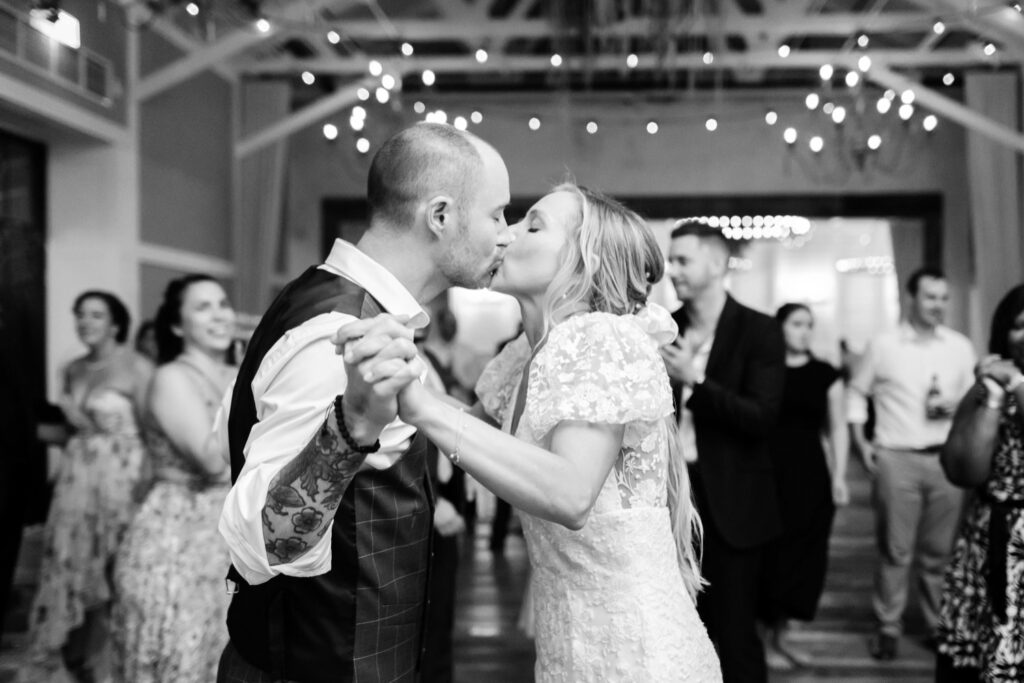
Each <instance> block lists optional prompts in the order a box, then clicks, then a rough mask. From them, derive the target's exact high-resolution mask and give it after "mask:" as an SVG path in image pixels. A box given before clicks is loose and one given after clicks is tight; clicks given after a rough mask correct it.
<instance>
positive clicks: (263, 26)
mask: <svg viewBox="0 0 1024 683" xmlns="http://www.w3.org/2000/svg"><path fill="white" fill-rule="evenodd" d="M256 30H257V31H259V32H260V33H269V32H270V22H269V21H267V20H266V19H264V18H263V17H260V18H259V19H257V20H256Z"/></svg>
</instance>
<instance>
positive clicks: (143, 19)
mask: <svg viewBox="0 0 1024 683" xmlns="http://www.w3.org/2000/svg"><path fill="white" fill-rule="evenodd" d="M118 4H120V5H121V10H122V11H123V12H124V13H125V16H126V18H127V19H126V20H127V21H128V25H129V26H142V27H144V28H146V29H148V30H149V31H152V32H153V33H155V34H157V35H159V36H160V37H161V38H163V39H164V40H166V41H167V42H168V43H170V44H171V45H173V46H174V47H176V48H178V49H179V50H181V51H182V52H184V53H186V54H189V53H192V52H196V51H198V50H201V49H202V48H203V47H204V45H203V43H201V42H199V41H198V40H196V39H195V38H194V37H192V36H190V35H189V34H188V33H186V32H185V31H183V30H181V29H180V28H179V27H178V26H177V25H176V24H175V23H174V22H173V21H170V20H169V19H168V18H167V17H165V16H162V15H158V14H156V13H155V12H153V11H152V10H150V9H148V8H146V9H144V8H143V7H142V6H141V5H139V4H137V3H136V2H134V0H118ZM212 68H213V70H214V71H215V72H216V73H217V74H218V75H219V76H221V77H222V78H224V79H225V80H227V81H230V82H234V81H235V80H237V78H238V74H236V73H235V71H234V69H232V68H231V67H230V66H229V65H228V64H216V65H214V66H213V67H212Z"/></svg>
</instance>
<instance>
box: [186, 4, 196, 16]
mask: <svg viewBox="0 0 1024 683" xmlns="http://www.w3.org/2000/svg"><path fill="white" fill-rule="evenodd" d="M185 11H186V12H188V13H189V15H191V16H193V17H196V16H199V5H197V4H196V3H194V2H190V3H188V4H187V5H185Z"/></svg>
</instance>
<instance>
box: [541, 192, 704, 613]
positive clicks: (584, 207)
mask: <svg viewBox="0 0 1024 683" xmlns="http://www.w3.org/2000/svg"><path fill="white" fill-rule="evenodd" d="M552 192H568V193H569V194H572V195H573V196H575V197H576V200H577V212H576V214H575V215H574V216H573V217H572V225H571V226H570V228H571V229H570V231H569V239H567V240H566V243H565V246H564V247H563V248H562V254H561V261H560V265H559V268H558V270H557V271H556V273H555V276H554V278H553V279H552V280H551V284H550V285H548V289H547V292H546V293H545V299H544V321H545V327H546V328H547V327H549V326H553V325H556V324H558V323H559V322H561V321H562V320H565V319H566V318H568V317H569V316H571V315H574V314H576V313H581V312H590V311H599V312H604V313H613V314H615V315H625V314H628V313H636V312H637V311H639V310H640V309H642V308H643V307H644V306H646V305H647V296H648V295H649V294H650V291H651V286H652V285H653V284H654V283H656V282H658V281H659V280H661V278H662V276H663V275H664V273H665V259H664V256H663V255H662V252H661V248H660V247H659V246H658V241H657V239H656V238H655V236H654V233H653V231H652V230H651V229H650V227H649V226H648V225H647V223H646V221H644V220H643V219H642V218H640V216H638V215H637V214H636V213H635V212H633V211H631V210H629V209H627V208H626V207H625V206H623V205H622V204H620V203H619V202H617V201H615V200H614V199H612V198H611V197H608V196H605V195H603V194H601V193H600V192H595V191H594V190H590V189H588V188H586V187H583V186H580V185H576V184H575V183H572V182H566V183H562V184H560V185H558V186H556V187H555V188H554V189H553V190H552ZM546 331H547V330H546V329H545V333H546ZM665 423H666V432H667V434H666V438H667V439H668V442H669V451H668V458H669V462H668V505H669V513H670V517H671V520H672V532H673V535H674V536H675V540H676V553H677V556H678V558H679V566H680V571H681V572H682V575H683V582H684V584H685V585H686V589H687V591H688V592H689V593H690V596H691V597H693V598H696V595H697V593H698V592H699V591H700V589H701V586H702V585H703V580H702V579H701V575H700V554H699V552H698V551H697V547H699V546H700V544H701V538H702V536H703V526H702V525H701V521H700V515H699V514H698V513H697V509H696V507H695V506H694V504H693V499H692V494H691V490H690V478H689V474H688V472H687V470H686V463H685V462H684V461H683V458H682V455H681V454H680V452H679V446H678V440H677V438H676V422H675V419H673V417H671V416H669V417H667V418H665Z"/></svg>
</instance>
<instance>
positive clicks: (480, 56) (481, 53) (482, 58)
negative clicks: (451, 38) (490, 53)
mask: <svg viewBox="0 0 1024 683" xmlns="http://www.w3.org/2000/svg"><path fill="white" fill-rule="evenodd" d="M476 61H477V62H478V63H480V64H483V63H484V62H486V61H487V50H485V49H483V48H480V49H479V50H477V51H476Z"/></svg>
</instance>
